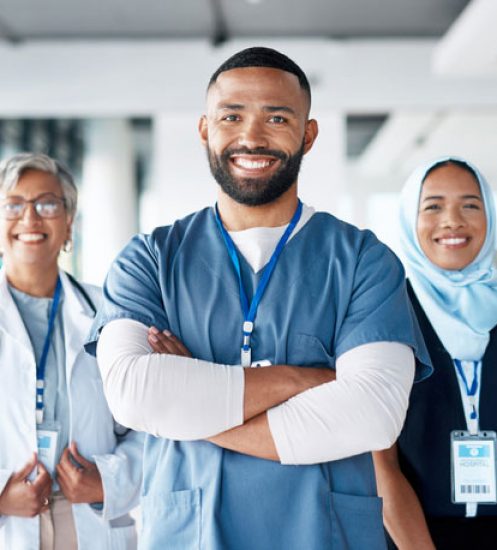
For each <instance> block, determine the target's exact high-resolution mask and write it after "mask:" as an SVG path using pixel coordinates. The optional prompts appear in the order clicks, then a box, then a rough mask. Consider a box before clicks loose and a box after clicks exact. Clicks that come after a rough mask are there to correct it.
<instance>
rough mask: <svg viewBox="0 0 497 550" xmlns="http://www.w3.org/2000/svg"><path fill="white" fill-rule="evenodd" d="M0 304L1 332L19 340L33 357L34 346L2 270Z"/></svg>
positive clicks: (0, 271)
mask: <svg viewBox="0 0 497 550" xmlns="http://www.w3.org/2000/svg"><path fill="white" fill-rule="evenodd" d="M0 304H1V307H2V312H1V315H0V330H2V331H4V332H5V333H7V334H9V335H10V336H12V338H14V339H15V340H17V341H18V342H19V343H20V344H21V346H22V347H24V348H26V349H27V350H28V351H29V352H30V353H31V354H32V355H33V356H34V352H33V346H32V345H31V340H30V339H29V335H28V333H27V331H26V327H25V326H24V322H23V320H22V318H21V315H20V313H19V310H18V309H17V306H16V304H15V302H14V299H13V298H12V295H11V294H10V292H9V288H8V283H7V276H6V275H5V269H1V270H0Z"/></svg>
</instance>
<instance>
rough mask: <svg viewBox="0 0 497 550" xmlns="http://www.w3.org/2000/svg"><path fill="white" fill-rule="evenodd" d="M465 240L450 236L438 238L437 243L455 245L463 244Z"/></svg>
mask: <svg viewBox="0 0 497 550" xmlns="http://www.w3.org/2000/svg"><path fill="white" fill-rule="evenodd" d="M466 241H467V239H465V238H455V237H453V238H450V239H439V240H438V242H439V244H445V245H449V246H450V245H456V244H463V243H465V242H466Z"/></svg>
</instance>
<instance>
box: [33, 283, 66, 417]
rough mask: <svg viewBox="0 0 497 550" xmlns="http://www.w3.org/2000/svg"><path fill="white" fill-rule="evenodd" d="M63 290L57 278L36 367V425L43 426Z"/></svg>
mask: <svg viewBox="0 0 497 550" xmlns="http://www.w3.org/2000/svg"><path fill="white" fill-rule="evenodd" d="M61 290H62V284H61V282H60V277H57V284H56V286H55V292H54V295H53V301H52V307H51V309H50V315H49V317H48V329H47V334H46V336H45V342H44V343H43V351H42V352H41V357H40V361H39V362H38V364H37V365H36V423H37V424H41V423H42V422H43V407H44V403H43V398H44V394H45V368H46V366H47V358H48V350H49V349H50V342H51V340H52V332H53V328H54V325H55V317H56V316H57V310H58V308H59V302H60V294H61Z"/></svg>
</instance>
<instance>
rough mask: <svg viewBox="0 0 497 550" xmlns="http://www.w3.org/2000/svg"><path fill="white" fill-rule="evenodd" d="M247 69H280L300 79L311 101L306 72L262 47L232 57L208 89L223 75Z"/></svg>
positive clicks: (218, 72)
mask: <svg viewBox="0 0 497 550" xmlns="http://www.w3.org/2000/svg"><path fill="white" fill-rule="evenodd" d="M245 67H268V68H270V69H280V70H281V71H286V72H287V73H292V74H294V75H295V76H296V77H297V78H298V79H299V83H300V87H301V88H302V89H303V90H304V91H305V92H306V94H307V96H308V97H309V100H310V99H311V87H310V85H309V81H308V80H307V77H306V76H305V73H304V71H303V70H302V69H301V68H300V67H299V66H298V65H297V63H295V61H292V60H291V59H290V58H289V57H287V56H286V55H284V54H282V53H281V52H278V51H277V50H273V49H272V48H263V47H261V46H256V47H253V48H246V49H245V50H242V51H240V52H237V53H235V54H234V55H232V56H231V57H230V58H229V59H227V60H226V61H225V62H224V63H223V64H222V65H221V66H220V67H219V68H218V69H217V70H216V72H215V73H214V74H213V75H212V76H211V79H210V80H209V86H208V87H207V89H209V88H210V87H211V86H212V85H213V84H214V83H215V82H216V80H217V77H218V76H219V75H220V74H221V73H224V72H225V71H230V70H231V69H243V68H245Z"/></svg>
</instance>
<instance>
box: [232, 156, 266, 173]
mask: <svg viewBox="0 0 497 550" xmlns="http://www.w3.org/2000/svg"><path fill="white" fill-rule="evenodd" d="M235 164H237V165H238V166H241V167H242V168H247V169H248V170H259V169H261V168H267V167H268V166H271V161H270V160H250V159H247V158H241V157H237V158H235Z"/></svg>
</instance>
